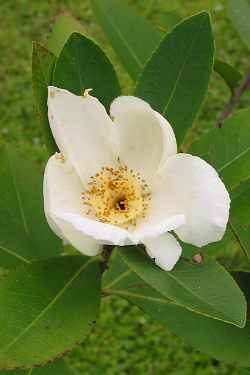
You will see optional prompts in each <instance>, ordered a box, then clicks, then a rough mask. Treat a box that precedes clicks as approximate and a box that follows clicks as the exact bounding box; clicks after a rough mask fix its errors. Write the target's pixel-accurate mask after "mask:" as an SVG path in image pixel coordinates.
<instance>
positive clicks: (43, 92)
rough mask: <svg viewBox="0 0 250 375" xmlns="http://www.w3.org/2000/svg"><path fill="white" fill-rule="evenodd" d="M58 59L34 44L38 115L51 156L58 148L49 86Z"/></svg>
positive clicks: (34, 93) (33, 55) (33, 77)
mask: <svg viewBox="0 0 250 375" xmlns="http://www.w3.org/2000/svg"><path fill="white" fill-rule="evenodd" d="M55 61H56V58H55V56H54V55H53V54H52V53H50V52H49V51H48V50H47V49H46V48H44V47H43V46H41V45H40V44H38V43H36V42H34V43H33V51H32V86H33V96H34V104H35V109H36V113H37V116H38V120H39V123H40V124H41V129H42V133H43V135H44V139H45V142H46V145H47V148H48V151H49V153H50V154H53V153H54V152H56V151H57V146H56V143H55V141H54V138H53V135H52V133H51V130H50V126H49V121H48V108H47V98H48V86H49V85H50V84H51V80H52V73H53V69H54V65H55Z"/></svg>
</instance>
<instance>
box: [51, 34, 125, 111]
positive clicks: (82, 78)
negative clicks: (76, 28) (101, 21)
mask: <svg viewBox="0 0 250 375" xmlns="http://www.w3.org/2000/svg"><path fill="white" fill-rule="evenodd" d="M53 84H54V86H57V87H60V88H64V89H67V90H69V91H71V92H73V93H74V94H76V95H81V94H83V92H84V90H85V89H89V88H91V89H93V96H95V97H97V98H98V99H99V100H100V101H101V102H102V103H103V105H105V107H106V108H107V109H109V106H110V103H111V102H112V100H113V99H114V98H115V97H117V96H119V95H120V88H119V83H118V80H117V77H116V74H115V71H114V69H113V66H112V65H111V63H110V62H109V60H108V58H107V57H106V55H105V54H104V53H103V52H102V50H101V49H100V48H99V47H98V46H97V45H96V44H95V43H94V42H93V41H92V40H90V39H88V38H86V37H85V36H83V35H81V34H78V33H73V34H72V35H71V36H70V38H69V39H68V41H67V42H66V44H65V45H64V47H63V49H62V52H61V54H60V56H59V58H58V60H57V63H56V66H55V71H54V79H53Z"/></svg>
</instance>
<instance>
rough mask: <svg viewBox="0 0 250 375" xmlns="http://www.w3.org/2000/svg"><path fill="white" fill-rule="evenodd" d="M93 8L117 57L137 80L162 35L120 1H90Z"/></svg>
mask: <svg viewBox="0 0 250 375" xmlns="http://www.w3.org/2000/svg"><path fill="white" fill-rule="evenodd" d="M91 5H92V9H93V12H94V14H95V16H96V18H97V20H98V22H99V23H100V25H101V27H102V28H103V29H104V31H105V33H106V35H107V37H108V39H109V42H110V43H111V45H112V47H113V48H114V50H115V52H116V53H117V55H118V57H119V58H120V59H121V62H122V63H123V65H124V66H125V67H126V69H127V70H128V73H129V74H130V75H131V77H132V78H133V79H134V80H136V79H137V78H138V76H139V74H140V73H141V71H142V69H143V67H144V65H145V64H146V62H147V60H148V59H149V58H150V56H151V54H152V51H153V50H154V49H155V48H156V46H158V45H159V43H160V41H161V39H162V37H161V34H160V32H158V31H157V30H155V29H154V27H153V26H152V25H151V24H150V23H149V22H148V21H147V20H145V19H144V18H142V17H140V16H138V15H137V14H136V13H134V12H133V11H132V10H131V9H130V8H129V7H128V6H127V5H126V4H124V3H123V2H121V1H119V2H118V1H117V0H91Z"/></svg>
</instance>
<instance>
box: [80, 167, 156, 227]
mask: <svg viewBox="0 0 250 375" xmlns="http://www.w3.org/2000/svg"><path fill="white" fill-rule="evenodd" d="M150 200H151V194H150V191H149V187H148V185H147V184H146V181H145V180H143V179H142V177H141V175H140V174H139V173H138V172H135V171H133V170H132V169H129V168H128V167H127V166H126V165H124V166H120V167H119V168H117V169H113V168H110V167H103V168H102V169H101V170H100V171H99V172H98V173H96V174H95V175H94V176H92V177H91V178H90V182H89V183H88V185H87V189H86V190H85V191H84V192H83V193H82V201H83V204H84V205H85V206H87V207H88V210H87V215H89V216H91V217H92V218H95V219H97V220H99V221H101V222H103V223H108V224H113V225H117V226H120V227H122V228H126V229H129V228H130V227H134V226H136V225H137V223H138V221H139V220H141V219H143V218H145V217H146V214H147V211H148V208H149V202H150Z"/></svg>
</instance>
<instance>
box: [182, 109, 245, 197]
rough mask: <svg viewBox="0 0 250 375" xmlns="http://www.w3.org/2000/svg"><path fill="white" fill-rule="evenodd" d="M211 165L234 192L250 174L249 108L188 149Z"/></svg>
mask: <svg viewBox="0 0 250 375" xmlns="http://www.w3.org/2000/svg"><path fill="white" fill-rule="evenodd" d="M188 151H189V152H190V153H191V154H193V155H197V156H200V157H202V158H203V159H205V160H206V161H207V162H208V163H210V164H212V165H213V166H214V168H215V169H216V170H217V172H218V173H219V174H220V176H221V177H222V179H223V181H224V182H225V184H226V187H227V189H228V190H229V191H230V192H232V191H233V190H235V189H236V188H237V187H238V186H239V185H240V184H241V183H242V182H243V181H244V180H247V179H248V178H249V177H250V168H249V166H250V109H246V110H243V111H240V112H238V113H237V114H235V115H233V116H232V117H230V118H229V119H227V120H226V121H225V123H224V125H223V128H222V129H214V130H212V131H210V132H209V133H208V134H205V135H204V136H201V137H200V138H199V139H198V140H197V141H196V142H194V143H193V144H192V145H191V148H190V149H189V150H188Z"/></svg>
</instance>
